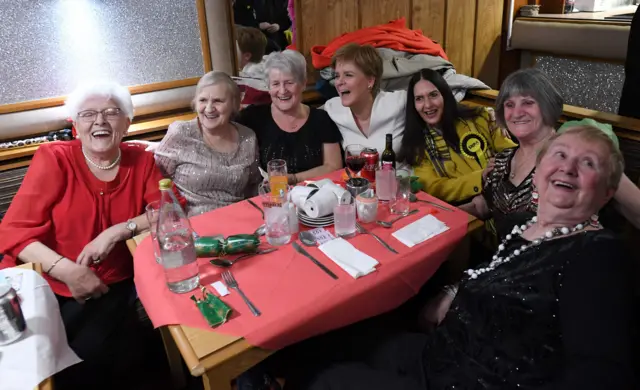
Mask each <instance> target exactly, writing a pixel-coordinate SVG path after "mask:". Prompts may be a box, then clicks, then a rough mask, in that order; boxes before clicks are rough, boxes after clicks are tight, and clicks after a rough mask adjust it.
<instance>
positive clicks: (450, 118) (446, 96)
mask: <svg viewBox="0 0 640 390" xmlns="http://www.w3.org/2000/svg"><path fill="white" fill-rule="evenodd" d="M420 80H426V81H429V82H431V83H432V84H433V85H434V86H435V87H436V88H437V89H438V91H440V94H441V95H442V99H443V100H444V105H443V110H442V116H441V119H440V128H441V130H442V138H444V141H445V142H446V143H447V145H448V146H449V147H450V148H452V149H453V150H455V151H456V152H457V153H459V152H460V145H459V144H460V137H458V133H457V132H456V121H457V120H468V119H473V118H475V117H477V116H478V115H480V110H481V109H480V108H469V107H465V106H462V105H460V104H458V102H457V101H456V99H455V97H454V96H453V92H451V88H450V87H449V84H447V82H446V81H445V79H444V77H442V76H441V75H440V73H438V72H437V71H435V70H432V69H422V70H420V71H419V72H417V73H416V74H414V75H413V76H411V80H410V81H409V87H408V89H407V106H406V110H405V111H406V119H405V130H404V136H403V137H402V144H401V146H400V153H399V156H398V157H399V159H398V160H399V161H402V162H407V163H409V164H411V165H413V166H416V165H420V164H421V163H422V161H423V160H424V158H425V153H426V149H427V146H426V142H425V139H424V137H425V132H424V129H425V128H426V126H427V124H426V123H425V121H424V120H422V118H421V117H420V114H418V112H417V111H416V107H415V94H414V92H413V88H414V87H415V85H416V84H417V83H418V82H419V81H420ZM426 136H428V135H426Z"/></svg>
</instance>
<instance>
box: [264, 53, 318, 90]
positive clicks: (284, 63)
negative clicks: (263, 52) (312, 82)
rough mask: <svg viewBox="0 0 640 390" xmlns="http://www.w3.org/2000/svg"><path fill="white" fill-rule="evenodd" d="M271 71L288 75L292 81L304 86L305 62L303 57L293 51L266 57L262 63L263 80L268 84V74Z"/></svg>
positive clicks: (305, 75) (305, 77)
mask: <svg viewBox="0 0 640 390" xmlns="http://www.w3.org/2000/svg"><path fill="white" fill-rule="evenodd" d="M272 70H279V71H281V72H283V73H289V74H290V75H292V76H293V78H294V80H295V81H296V82H297V83H299V84H302V85H304V84H305V83H306V80H307V60H305V59H304V56H303V55H302V54H300V53H299V52H297V51H295V50H285V51H281V52H273V53H271V54H269V55H268V56H266V60H265V62H264V79H265V81H266V82H267V84H269V73H271V71H272Z"/></svg>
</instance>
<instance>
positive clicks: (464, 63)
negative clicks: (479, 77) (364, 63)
mask: <svg viewBox="0 0 640 390" xmlns="http://www.w3.org/2000/svg"><path fill="white" fill-rule="evenodd" d="M455 3H456V5H455V6H452V5H451V4H449V5H450V6H449V7H447V15H446V22H445V23H446V29H447V31H446V33H445V41H444V42H445V48H446V51H447V55H448V56H449V60H450V61H451V62H452V63H453V66H455V67H456V71H457V72H458V73H462V74H465V75H471V74H472V73H473V47H474V41H475V39H474V36H475V26H476V0H455Z"/></svg>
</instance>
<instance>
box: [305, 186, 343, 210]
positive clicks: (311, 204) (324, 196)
mask: <svg viewBox="0 0 640 390" xmlns="http://www.w3.org/2000/svg"><path fill="white" fill-rule="evenodd" d="M337 204H338V197H337V196H336V194H334V193H333V191H332V190H331V188H329V187H326V186H325V187H322V188H320V189H319V190H318V192H316V193H314V194H313V195H311V196H310V197H309V198H308V199H307V200H306V201H305V202H304V205H303V207H302V209H303V210H304V212H305V213H306V214H307V215H308V216H309V217H311V218H320V217H324V216H327V215H329V214H333V208H334V207H336V205H337Z"/></svg>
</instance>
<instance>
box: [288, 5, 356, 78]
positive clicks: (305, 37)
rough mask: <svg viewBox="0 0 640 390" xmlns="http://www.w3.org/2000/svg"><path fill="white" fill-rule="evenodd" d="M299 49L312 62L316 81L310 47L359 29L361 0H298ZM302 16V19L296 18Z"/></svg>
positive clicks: (312, 71) (311, 69)
mask: <svg viewBox="0 0 640 390" xmlns="http://www.w3.org/2000/svg"><path fill="white" fill-rule="evenodd" d="M295 7H296V23H297V26H299V28H298V29H297V31H296V34H297V37H296V42H297V43H296V45H297V49H298V50H299V51H300V52H301V53H302V54H304V55H305V57H306V58H307V63H308V64H309V66H308V70H309V75H308V78H309V82H314V81H315V70H314V69H313V65H312V64H311V55H310V53H311V48H312V47H313V46H315V45H326V44H327V43H329V42H331V41H332V40H333V39H334V38H336V37H338V36H340V35H342V34H344V33H346V32H350V31H355V30H358V29H359V28H360V25H359V20H360V16H359V10H358V2H357V1H355V0H297V1H296V3H295ZM298 18H300V19H301V20H299V21H298V20H297V19H298Z"/></svg>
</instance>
